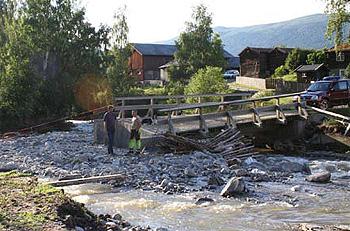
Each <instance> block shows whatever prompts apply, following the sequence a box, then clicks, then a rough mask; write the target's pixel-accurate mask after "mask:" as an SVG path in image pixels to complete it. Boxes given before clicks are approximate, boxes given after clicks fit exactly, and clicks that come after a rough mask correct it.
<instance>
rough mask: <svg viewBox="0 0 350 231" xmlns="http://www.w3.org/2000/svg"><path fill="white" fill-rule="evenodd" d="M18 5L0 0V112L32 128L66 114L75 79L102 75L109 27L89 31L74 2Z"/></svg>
mask: <svg viewBox="0 0 350 231" xmlns="http://www.w3.org/2000/svg"><path fill="white" fill-rule="evenodd" d="M18 2H20V3H19V4H17V1H16V0H0V29H1V31H0V112H2V114H3V115H4V114H6V115H8V114H9V112H11V113H12V114H13V115H15V116H17V117H20V118H24V119H28V120H32V121H31V123H33V121H35V120H37V118H41V119H43V118H52V117H59V116H62V115H65V114H67V113H69V112H70V111H71V108H72V107H73V106H75V105H76V102H75V98H74V89H76V88H75V85H76V83H77V82H78V80H81V79H82V78H84V76H86V75H89V74H93V75H100V76H103V74H104V73H105V72H106V66H105V63H106V55H105V53H106V50H107V47H108V45H109V40H108V35H109V28H107V27H105V26H102V27H101V28H99V29H98V30H96V29H95V28H94V27H92V26H91V24H89V23H88V22H87V21H86V19H85V11H84V9H81V8H79V6H78V5H77V4H76V2H75V0H26V1H18ZM81 82H83V81H81ZM4 112H6V113H4ZM0 116H1V115H0ZM3 118H5V119H3ZM0 119H1V122H2V124H3V122H4V121H5V120H9V119H14V117H12V116H5V117H2V118H0ZM14 120H15V121H16V119H14ZM20 124H21V123H20V121H17V125H20Z"/></svg>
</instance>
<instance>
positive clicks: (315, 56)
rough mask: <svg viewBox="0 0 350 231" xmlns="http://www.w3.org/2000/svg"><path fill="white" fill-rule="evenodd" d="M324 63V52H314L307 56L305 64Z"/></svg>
mask: <svg viewBox="0 0 350 231" xmlns="http://www.w3.org/2000/svg"><path fill="white" fill-rule="evenodd" d="M325 61H326V52H325V50H315V51H312V52H311V53H309V54H308V55H307V60H306V63H307V64H321V63H324V62H325Z"/></svg>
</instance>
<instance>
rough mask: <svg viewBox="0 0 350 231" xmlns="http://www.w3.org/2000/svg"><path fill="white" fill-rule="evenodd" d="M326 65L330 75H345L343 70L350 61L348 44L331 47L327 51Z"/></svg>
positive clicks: (349, 45) (349, 46)
mask: <svg viewBox="0 0 350 231" xmlns="http://www.w3.org/2000/svg"><path fill="white" fill-rule="evenodd" d="M326 54H327V59H326V65H327V67H328V69H329V74H330V75H336V76H345V70H346V68H347V66H348V65H349V63H350V44H343V45H339V46H338V47H337V48H335V47H333V48H331V49H329V50H328V51H327V52H326Z"/></svg>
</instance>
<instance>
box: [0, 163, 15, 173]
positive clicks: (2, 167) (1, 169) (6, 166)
mask: <svg viewBox="0 0 350 231" xmlns="http://www.w3.org/2000/svg"><path fill="white" fill-rule="evenodd" d="M16 169H18V165H17V164H15V163H8V164H4V165H0V172H10V171H13V170H16Z"/></svg>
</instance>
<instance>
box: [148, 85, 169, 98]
mask: <svg viewBox="0 0 350 231" xmlns="http://www.w3.org/2000/svg"><path fill="white" fill-rule="evenodd" d="M143 92H144V94H145V95H149V96H153V95H165V94H166V88H165V87H158V86H149V87H145V88H144V89H143Z"/></svg>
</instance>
